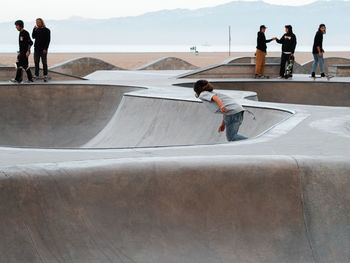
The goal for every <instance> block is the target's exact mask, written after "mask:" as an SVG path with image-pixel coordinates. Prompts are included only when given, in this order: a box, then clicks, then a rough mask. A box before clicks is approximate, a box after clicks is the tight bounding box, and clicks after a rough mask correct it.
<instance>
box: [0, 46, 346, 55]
mask: <svg viewBox="0 0 350 263" xmlns="http://www.w3.org/2000/svg"><path fill="white" fill-rule="evenodd" d="M194 46H196V48H197V51H198V52H229V47H228V45H226V46H224V45H56V44H54V45H52V46H50V48H49V51H50V52H51V53H153V52H159V53H164V52H194V51H193V50H191V48H192V47H194ZM255 49H256V48H255V46H252V45H232V46H231V52H255ZM311 49H312V47H311V46H298V47H297V49H296V51H297V52H311ZM17 50H18V46H17V45H12V44H0V53H16V52H17ZM325 50H326V52H327V51H330V52H348V51H350V46H326V47H325ZM279 51H281V46H280V45H277V44H274V45H271V46H270V47H268V52H279Z"/></svg>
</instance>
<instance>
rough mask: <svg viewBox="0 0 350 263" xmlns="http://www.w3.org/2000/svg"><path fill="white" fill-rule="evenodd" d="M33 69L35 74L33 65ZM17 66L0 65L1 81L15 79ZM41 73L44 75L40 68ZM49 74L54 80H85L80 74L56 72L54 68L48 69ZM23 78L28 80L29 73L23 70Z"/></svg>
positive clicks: (50, 78)
mask: <svg viewBox="0 0 350 263" xmlns="http://www.w3.org/2000/svg"><path fill="white" fill-rule="evenodd" d="M30 69H31V71H32V74H33V75H34V72H35V70H34V68H33V67H31V68H30ZM16 70H17V69H16V68H15V67H7V66H4V67H1V66H0V81H5V82H9V81H10V79H13V78H15V77H16ZM39 75H40V76H41V77H42V76H43V70H42V69H40V71H39ZM48 76H49V80H52V81H68V80H83V79H84V78H81V77H78V76H73V75H69V74H65V73H60V72H56V71H53V70H49V71H48ZM23 80H24V81H26V80H27V74H26V73H25V72H23Z"/></svg>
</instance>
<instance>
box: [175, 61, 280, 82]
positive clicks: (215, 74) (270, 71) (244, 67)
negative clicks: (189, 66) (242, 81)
mask: <svg viewBox="0 0 350 263" xmlns="http://www.w3.org/2000/svg"><path fill="white" fill-rule="evenodd" d="M279 68H280V65H279V64H278V63H270V64H266V65H265V75H266V76H269V77H271V78H275V77H277V76H279ZM254 77H255V64H251V63H237V64H220V65H214V66H210V67H206V68H201V69H198V70H194V71H192V72H189V73H185V74H183V75H180V76H178V78H198V79H199V78H254Z"/></svg>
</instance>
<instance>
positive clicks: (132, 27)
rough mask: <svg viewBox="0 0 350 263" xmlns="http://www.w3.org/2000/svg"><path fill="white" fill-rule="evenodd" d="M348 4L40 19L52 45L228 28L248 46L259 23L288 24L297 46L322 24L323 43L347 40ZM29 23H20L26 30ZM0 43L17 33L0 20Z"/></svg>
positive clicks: (275, 30) (195, 39) (191, 35)
mask: <svg viewBox="0 0 350 263" xmlns="http://www.w3.org/2000/svg"><path fill="white" fill-rule="evenodd" d="M349 10H350V2H349V1H344V0H333V1H319V2H315V3H313V4H310V5H307V6H299V7H286V6H277V5H270V4H267V3H264V2H259V1H258V2H236V1H235V2H231V3H228V4H224V5H220V6H216V7H211V8H202V9H197V10H186V9H176V10H164V11H159V12H153V13H147V14H144V15H141V16H135V17H124V18H114V19H105V20H97V19H83V18H71V19H68V20H62V21H46V23H47V25H48V27H49V28H50V29H51V31H52V36H53V43H54V44H90V45H91V44H115V45H125V44H134V45H144V44H157V45H162V44H164V45H184V44H185V45H194V44H197V45H200V44H204V43H207V44H211V45H225V44H226V43H227V38H228V37H227V34H228V33H227V32H228V26H229V25H231V27H232V45H248V44H249V45H252V43H253V44H255V41H256V32H257V31H258V27H259V25H260V24H266V25H267V26H268V31H267V36H268V37H272V36H275V35H276V36H278V37H280V36H281V35H282V34H283V31H284V25H285V24H292V25H293V27H294V31H295V33H296V35H297V38H298V44H299V45H304V46H309V45H311V44H312V41H313V37H314V34H315V31H316V29H317V27H318V25H319V24H320V23H325V24H327V29H328V31H327V36H326V38H325V41H326V43H327V44H328V45H341V46H346V45H349V44H350V34H348V31H349V30H348V29H347V27H348V26H349V25H350V16H349ZM33 25H34V22H32V23H31V24H30V23H26V26H27V28H29V29H30V30H29V31H31V28H32V26H33ZM0 32H1V39H0V44H13V43H14V42H15V43H16V40H17V38H16V37H17V32H16V30H15V28H14V25H13V22H9V23H0ZM0 52H1V51H0Z"/></svg>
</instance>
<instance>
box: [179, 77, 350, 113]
mask: <svg viewBox="0 0 350 263" xmlns="http://www.w3.org/2000/svg"><path fill="white" fill-rule="evenodd" d="M211 82H212V83H214V86H215V89H224V90H242V91H254V92H256V93H257V94H258V99H259V101H266V102H278V103H292V104H307V105H324V106H345V107H349V106H350V83H349V82H314V81H307V82H305V81H304V82H298V81H293V82H286V81H275V80H272V81H269V80H267V81H234V82H230V81H216V80H213V81H211ZM176 85H178V86H184V87H189V88H192V87H193V83H189V82H187V83H183V84H181V83H178V84H176Z"/></svg>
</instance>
